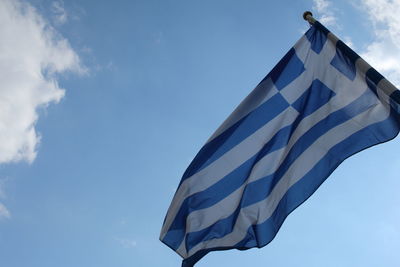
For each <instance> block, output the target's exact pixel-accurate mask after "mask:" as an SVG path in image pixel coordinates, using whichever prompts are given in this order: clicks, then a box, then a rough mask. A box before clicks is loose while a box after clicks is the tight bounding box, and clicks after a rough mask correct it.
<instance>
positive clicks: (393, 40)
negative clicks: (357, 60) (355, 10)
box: [360, 0, 400, 86]
mask: <svg viewBox="0 0 400 267" xmlns="http://www.w3.org/2000/svg"><path fill="white" fill-rule="evenodd" d="M360 4H361V7H362V8H363V9H364V10H365V12H366V13H367V15H368V18H369V20H370V21H371V22H372V24H373V29H374V35H375V40H374V41H373V42H372V43H371V44H370V45H368V47H367V48H366V51H365V52H364V53H362V54H361V56H362V57H363V58H364V59H365V60H366V61H367V62H369V63H370V64H371V65H372V66H373V67H375V68H376V69H377V70H378V71H380V72H382V73H383V74H384V75H385V76H386V77H387V78H388V79H389V80H390V81H391V82H392V83H394V84H395V85H397V86H400V16H399V14H400V1H399V0H361V1H360Z"/></svg>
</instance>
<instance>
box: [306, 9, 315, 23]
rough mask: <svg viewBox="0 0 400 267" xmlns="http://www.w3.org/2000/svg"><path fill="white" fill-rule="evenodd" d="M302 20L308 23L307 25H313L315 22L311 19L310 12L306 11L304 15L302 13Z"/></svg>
mask: <svg viewBox="0 0 400 267" xmlns="http://www.w3.org/2000/svg"><path fill="white" fill-rule="evenodd" d="M303 19H304V20H306V21H308V23H310V24H314V22H315V21H316V20H315V19H314V18H313V14H312V13H311V11H306V12H304V13H303Z"/></svg>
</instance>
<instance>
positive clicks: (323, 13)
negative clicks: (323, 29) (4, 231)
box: [313, 0, 336, 26]
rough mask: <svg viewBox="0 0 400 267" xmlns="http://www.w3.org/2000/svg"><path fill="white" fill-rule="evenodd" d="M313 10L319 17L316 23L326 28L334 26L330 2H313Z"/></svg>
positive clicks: (334, 19)
mask: <svg viewBox="0 0 400 267" xmlns="http://www.w3.org/2000/svg"><path fill="white" fill-rule="evenodd" d="M313 2H314V5H313V10H316V11H317V13H318V14H319V15H320V17H319V18H318V21H319V22H321V23H322V24H324V25H326V26H330V25H334V24H336V17H335V16H334V12H333V9H332V4H331V2H329V1H327V0H313Z"/></svg>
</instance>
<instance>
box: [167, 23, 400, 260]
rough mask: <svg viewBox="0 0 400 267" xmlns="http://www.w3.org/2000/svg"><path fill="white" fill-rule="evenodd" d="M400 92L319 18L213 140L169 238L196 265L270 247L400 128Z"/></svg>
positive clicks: (193, 169)
mask: <svg viewBox="0 0 400 267" xmlns="http://www.w3.org/2000/svg"><path fill="white" fill-rule="evenodd" d="M399 103H400V91H398V90H397V89H395V87H394V86H393V85H392V84H391V83H390V82H388V81H387V80H386V79H385V78H383V76H382V75H380V74H379V73H378V72H377V71H376V70H375V69H373V68H371V67H370V66H369V65H368V64H367V63H366V62H365V61H364V60H363V59H361V58H360V57H359V56H358V55H357V54H356V53H355V52H354V51H352V50H351V49H350V48H349V47H348V46H346V45H345V44H344V43H343V42H342V41H340V40H338V38H337V37H336V36H334V35H333V34H332V33H331V32H329V30H327V29H326V28H325V27H324V26H323V25H321V24H320V23H319V22H315V23H314V24H313V26H311V28H310V29H309V30H308V31H307V32H306V33H305V35H304V36H302V38H301V39H300V40H299V41H298V42H297V43H296V44H295V46H294V47H293V48H292V49H290V51H289V52H288V53H287V54H286V55H285V56H284V57H283V58H282V59H281V60H280V62H279V63H278V64H277V65H276V66H275V67H274V68H273V70H272V71H271V72H270V73H269V74H268V75H267V76H266V77H265V78H264V79H263V80H262V81H261V82H260V83H259V84H258V86H257V87H256V88H255V89H254V90H253V91H252V92H251V93H250V95H249V96H248V97H247V98H246V99H245V100H244V101H243V102H242V103H241V104H240V105H239V106H238V107H237V108H236V110H235V111H234V112H233V113H232V114H231V115H230V116H229V117H228V119H227V120H226V121H225V122H224V123H223V124H222V125H221V126H220V127H219V128H218V129H217V131H216V132H215V133H214V134H213V135H212V136H211V138H210V139H209V140H208V141H207V143H206V144H205V145H204V146H203V148H202V149H201V150H200V152H199V153H198V154H197V156H196V157H195V159H194V160H193V161H192V163H191V164H190V166H189V167H188V169H187V170H186V171H185V173H184V175H183V177H182V180H181V182H180V184H179V187H178V189H177V191H176V193H175V196H174V198H173V201H172V203H171V206H170V207H169V210H168V213H167V215H166V218H165V221H164V224H163V227H162V231H161V236H160V240H161V241H162V242H163V243H165V244H166V245H167V246H169V247H170V248H172V249H173V250H174V251H176V252H177V253H178V254H179V255H180V256H182V258H183V264H182V266H186V267H187V266H193V265H194V264H195V263H196V262H197V261H198V260H200V259H201V258H202V257H203V256H204V255H206V254H207V253H208V252H210V251H216V250H227V249H234V248H235V249H240V250H244V249H249V248H253V247H258V248H260V247H263V246H265V245H267V244H268V243H269V242H271V241H272V239H273V238H274V237H275V235H276V234H277V232H278V230H279V228H280V227H281V225H282V223H283V222H284V220H285V218H286V217H287V216H288V215H289V214H290V213H291V212H292V211H293V210H294V209H296V208H297V207H298V206H299V205H300V204H302V203H303V202H304V201H305V200H307V198H308V197H310V196H311V195H312V194H313V193H314V192H315V190H317V189H318V187H319V186H320V185H321V184H322V183H323V182H324V181H325V179H326V178H327V177H328V176H329V175H330V174H331V173H332V172H333V171H334V170H335V169H336V168H337V167H338V165H339V164H340V163H341V162H343V161H344V160H345V159H346V158H348V157H350V156H351V155H353V154H355V153H357V152H359V151H361V150H363V149H366V148H369V147H371V146H373V145H376V144H380V143H383V142H386V141H389V140H391V139H393V138H394V137H396V136H397V134H398V133H399V130H400V112H399V111H400V108H399V107H400V105H399Z"/></svg>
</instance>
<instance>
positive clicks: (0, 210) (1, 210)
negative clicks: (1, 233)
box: [0, 203, 11, 220]
mask: <svg viewBox="0 0 400 267" xmlns="http://www.w3.org/2000/svg"><path fill="white" fill-rule="evenodd" d="M10 217H11V214H10V212H9V211H8V209H7V208H6V207H5V206H4V205H3V204H2V203H0V220H2V219H9V218H10Z"/></svg>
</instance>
